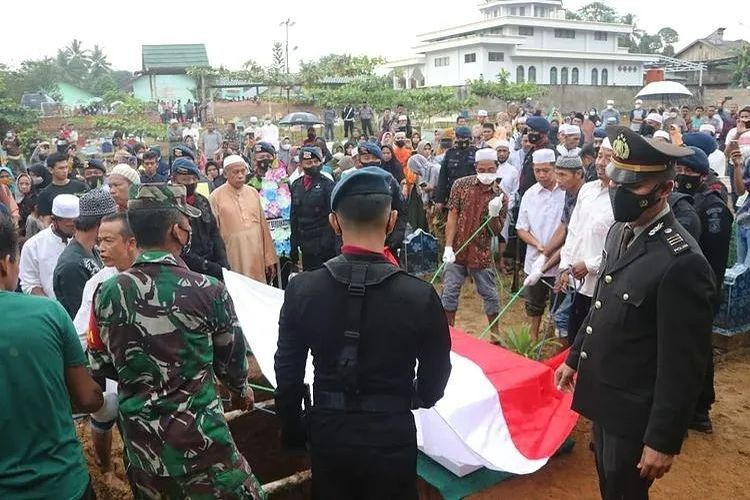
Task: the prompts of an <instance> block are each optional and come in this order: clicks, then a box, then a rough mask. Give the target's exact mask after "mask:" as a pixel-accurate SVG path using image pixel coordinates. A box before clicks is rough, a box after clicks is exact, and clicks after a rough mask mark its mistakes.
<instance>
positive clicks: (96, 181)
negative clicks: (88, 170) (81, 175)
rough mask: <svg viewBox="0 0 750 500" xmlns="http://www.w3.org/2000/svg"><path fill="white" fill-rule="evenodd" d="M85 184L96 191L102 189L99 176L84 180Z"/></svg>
mask: <svg viewBox="0 0 750 500" xmlns="http://www.w3.org/2000/svg"><path fill="white" fill-rule="evenodd" d="M86 184H88V185H89V187H90V188H91V189H96V188H100V187H102V177H99V176H96V175H95V176H93V177H89V178H88V179H86Z"/></svg>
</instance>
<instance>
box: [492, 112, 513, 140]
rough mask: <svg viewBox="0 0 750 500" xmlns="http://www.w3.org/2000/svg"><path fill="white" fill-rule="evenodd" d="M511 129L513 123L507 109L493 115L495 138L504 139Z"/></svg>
mask: <svg viewBox="0 0 750 500" xmlns="http://www.w3.org/2000/svg"><path fill="white" fill-rule="evenodd" d="M512 131H513V123H512V121H511V119H510V114H509V113H508V112H507V111H500V112H499V113H498V114H497V115H495V139H500V140H502V141H504V140H506V139H507V138H508V134H509V133H510V132H512Z"/></svg>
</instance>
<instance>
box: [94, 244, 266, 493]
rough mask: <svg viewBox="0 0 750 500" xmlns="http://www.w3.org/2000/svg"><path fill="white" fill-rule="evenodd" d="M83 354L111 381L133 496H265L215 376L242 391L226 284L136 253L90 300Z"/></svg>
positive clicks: (242, 369)
mask: <svg viewBox="0 0 750 500" xmlns="http://www.w3.org/2000/svg"><path fill="white" fill-rule="evenodd" d="M92 314H93V316H94V318H93V320H94V321H92V328H91V331H90V332H89V340H88V343H89V358H90V361H91V366H92V369H93V372H94V374H95V375H98V376H106V377H109V378H113V379H116V380H119V403H120V422H121V424H122V425H121V429H122V433H123V441H124V443H125V451H126V455H127V459H128V462H129V464H128V477H129V478H130V480H131V484H132V487H133V490H134V493H135V494H136V498H168V499H171V498H191V499H202V498H228V499H230V498H231V499H233V498H238V499H239V498H253V499H259V498H265V495H264V493H263V491H262V489H261V488H260V486H259V484H258V482H257V480H256V479H255V477H254V476H253V474H252V472H251V471H250V467H249V466H248V464H247V462H246V461H245V459H244V458H243V457H242V455H241V454H240V453H239V451H238V450H237V448H236V446H235V444H234V441H233V439H232V436H231V434H230V432H229V428H228V426H227V423H226V421H225V420H224V412H223V407H222V402H221V399H220V397H219V395H218V394H217V391H216V388H215V385H214V377H218V379H219V380H220V381H221V382H222V383H223V384H224V385H225V386H226V387H227V388H228V389H230V390H231V391H232V392H234V393H244V392H245V391H246V390H247V380H246V379H247V359H246V347H245V341H244V338H243V336H242V332H241V330H240V328H239V324H238V321H237V317H236V314H235V312H234V307H233V305H232V302H231V299H230V297H229V295H228V293H227V291H226V288H224V286H223V285H222V284H221V283H220V282H219V281H218V280H216V279H215V278H212V277H207V276H204V275H202V274H197V273H194V272H192V271H190V270H189V269H188V268H187V267H186V266H185V265H184V263H182V262H181V261H178V260H177V259H176V258H175V257H173V256H172V255H171V254H169V253H167V252H164V251H150V252H145V253H143V254H142V255H141V256H140V257H139V258H138V259H137V260H136V262H135V264H134V265H133V267H132V268H131V269H129V270H128V271H126V272H124V273H121V274H119V275H118V276H115V277H113V278H112V279H110V280H109V281H106V282H105V283H103V284H102V285H101V288H100V289H99V291H98V292H97V294H96V296H95V298H94V307H93V311H92Z"/></svg>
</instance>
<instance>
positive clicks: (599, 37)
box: [594, 31, 609, 42]
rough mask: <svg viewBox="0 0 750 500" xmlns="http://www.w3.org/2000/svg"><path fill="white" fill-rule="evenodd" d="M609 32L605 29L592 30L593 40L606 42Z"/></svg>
mask: <svg viewBox="0 0 750 500" xmlns="http://www.w3.org/2000/svg"><path fill="white" fill-rule="evenodd" d="M608 35H609V33H607V32H606V31H594V40H596V41H597V42H606V41H607V36H608Z"/></svg>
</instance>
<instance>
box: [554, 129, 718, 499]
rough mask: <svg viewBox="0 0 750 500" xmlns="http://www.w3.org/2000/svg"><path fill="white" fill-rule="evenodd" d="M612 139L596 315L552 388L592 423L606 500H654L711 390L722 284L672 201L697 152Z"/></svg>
mask: <svg viewBox="0 0 750 500" xmlns="http://www.w3.org/2000/svg"><path fill="white" fill-rule="evenodd" d="M607 134H608V136H609V139H610V142H611V143H612V149H613V152H614V154H613V157H612V162H611V163H610V165H609V166H608V167H607V175H608V176H609V177H610V179H611V183H610V196H611V198H612V209H613V213H614V218H615V221H617V222H616V223H615V224H614V226H612V228H611V229H610V231H609V234H608V236H607V240H606V243H605V246H604V256H603V260H602V264H601V267H600V272H599V280H598V282H597V287H596V292H595V293H594V297H593V301H592V308H591V310H590V311H589V314H588V316H587V317H586V319H585V320H584V322H583V325H582V326H581V330H580V331H579V333H578V335H577V337H576V342H575V344H574V345H573V347H572V349H571V351H570V354H569V355H568V358H567V360H566V361H565V363H563V364H562V365H561V366H560V368H558V370H557V372H556V374H555V381H556V383H557V385H558V388H560V389H562V390H567V391H570V390H572V389H573V388H575V393H574V395H573V409H574V410H575V411H577V412H578V413H580V414H581V415H584V416H585V417H587V418H589V419H591V420H592V421H593V424H594V450H595V456H596V468H597V473H598V475H599V489H600V492H601V496H602V498H603V499H605V500H615V499H617V500H623V499H628V500H630V499H647V498H648V489H649V488H650V486H651V484H652V483H653V481H654V480H655V479H658V478H660V477H662V476H663V475H664V474H666V473H667V472H668V471H669V469H670V468H671V466H672V462H673V460H674V455H677V454H678V453H679V452H680V448H681V446H682V441H683V439H684V438H685V433H686V431H687V428H688V424H689V422H690V420H691V419H692V417H693V410H694V409H695V405H696V402H697V400H698V396H699V394H700V392H701V389H702V387H703V380H704V376H705V372H706V367H707V366H708V357H709V356H710V352H711V324H712V322H713V316H714V314H713V307H714V297H715V294H716V285H715V281H714V276H713V272H712V270H711V267H710V266H709V264H708V261H707V260H706V258H705V257H704V256H703V254H702V253H701V251H700V247H699V246H698V243H697V242H696V241H695V240H694V239H693V237H692V236H690V234H689V233H688V232H687V231H686V230H685V229H684V228H683V227H682V226H681V225H680V224H679V223H678V222H677V221H676V219H675V217H674V215H673V214H672V213H671V210H670V208H669V205H668V204H667V201H666V199H667V196H668V194H669V193H670V192H671V191H672V188H673V186H674V180H673V179H674V165H675V162H679V161H682V160H681V159H682V158H684V157H685V156H689V155H691V154H693V151H692V150H691V149H689V148H687V147H682V146H676V145H672V144H668V143H664V142H656V141H653V140H652V139H646V138H644V137H641V136H639V135H638V134H637V133H635V132H633V131H631V130H630V129H629V128H627V127H621V126H613V127H609V128H608V129H607ZM576 372H578V377H577V379H576V381H575V382H574V380H573V376H574V374H575V373H576Z"/></svg>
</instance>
